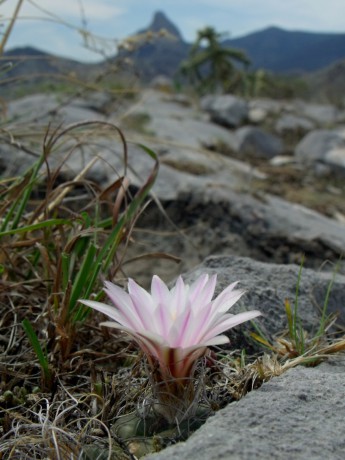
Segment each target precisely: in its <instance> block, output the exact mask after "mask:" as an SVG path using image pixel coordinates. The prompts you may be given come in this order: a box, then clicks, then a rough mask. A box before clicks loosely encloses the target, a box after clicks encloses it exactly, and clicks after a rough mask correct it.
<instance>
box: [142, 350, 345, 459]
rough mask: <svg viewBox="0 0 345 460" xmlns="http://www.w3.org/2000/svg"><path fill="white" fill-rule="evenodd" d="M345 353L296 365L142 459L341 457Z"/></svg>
mask: <svg viewBox="0 0 345 460" xmlns="http://www.w3.org/2000/svg"><path fill="white" fill-rule="evenodd" d="M344 379H345V358H344V356H343V355H342V356H341V355H339V356H337V357H336V358H332V360H330V361H329V362H325V363H323V364H321V365H320V366H318V367H316V368H305V367H302V366H301V367H297V368H294V369H291V370H289V371H287V372H286V373H284V374H283V375H281V376H279V377H275V378H273V379H272V380H271V381H269V382H268V383H264V384H263V385H262V387H261V388H260V389H258V390H255V391H253V392H251V393H249V394H247V395H246V396H245V397H244V398H242V399H241V400H240V401H238V402H235V403H232V404H230V405H228V406H227V407H226V408H224V409H222V410H220V411H219V412H217V414H216V415H215V416H213V417H210V418H209V419H208V420H207V422H206V423H205V425H203V426H202V427H201V428H200V429H199V430H198V431H197V432H195V433H194V434H193V435H192V436H191V437H190V438H189V439H188V440H187V441H186V442H181V443H179V444H176V445H174V446H171V447H168V448H167V449H165V450H164V451H162V452H160V453H158V454H153V455H149V456H146V457H145V459H146V460H184V459H186V460H191V459H196V458H197V459H198V460H222V459H224V460H225V459H226V460H230V459H231V460H247V459H248V460H252V459H254V458H256V459H260V460H261V459H262V460H264V459H265V460H267V459H277V460H280V459H282V460H289V459H291V460H306V459H313V460H324V459H325V458H328V459H332V460H343V459H344V453H345V438H344V414H345V398H344Z"/></svg>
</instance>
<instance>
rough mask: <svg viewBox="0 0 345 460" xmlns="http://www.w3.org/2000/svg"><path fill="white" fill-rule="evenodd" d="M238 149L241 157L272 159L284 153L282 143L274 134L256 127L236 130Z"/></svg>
mask: <svg viewBox="0 0 345 460" xmlns="http://www.w3.org/2000/svg"><path fill="white" fill-rule="evenodd" d="M236 140H237V148H236V151H237V152H238V153H240V154H241V155H248V156H251V157H254V158H266V159H270V158H273V157H275V156H277V155H281V154H282V153H283V151H284V146H283V143H282V141H281V140H280V139H279V138H278V137H277V136H274V135H273V134H270V133H267V132H265V131H264V130H262V129H261V128H258V127H255V126H244V127H242V128H239V129H237V130H236Z"/></svg>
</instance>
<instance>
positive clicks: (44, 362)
mask: <svg viewBox="0 0 345 460" xmlns="http://www.w3.org/2000/svg"><path fill="white" fill-rule="evenodd" d="M22 325H23V328H24V330H25V332H26V335H27V336H28V339H29V341H30V343H31V346H32V348H33V349H34V351H35V353H36V356H37V358H38V361H39V363H40V366H41V369H42V372H43V374H44V377H45V379H46V380H47V381H50V380H51V372H50V369H49V364H48V358H47V356H46V354H45V353H44V352H43V350H42V347H41V344H40V342H39V340H38V338H37V335H36V333H35V331H34V329H33V327H32V325H31V323H30V321H29V320H28V319H26V318H25V319H23V321H22Z"/></svg>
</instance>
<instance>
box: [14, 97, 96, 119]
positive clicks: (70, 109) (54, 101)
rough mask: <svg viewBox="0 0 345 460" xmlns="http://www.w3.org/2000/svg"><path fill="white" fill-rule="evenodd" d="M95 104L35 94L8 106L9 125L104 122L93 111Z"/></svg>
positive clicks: (77, 99)
mask: <svg viewBox="0 0 345 460" xmlns="http://www.w3.org/2000/svg"><path fill="white" fill-rule="evenodd" d="M92 104H93V102H92V101H91V100H90V101H87V100H84V99H81V98H75V99H72V100H71V101H70V102H69V101H66V102H63V101H60V100H59V99H58V97H57V96H56V95H54V94H33V95H30V96H25V97H23V98H20V99H17V100H14V101H12V102H10V103H9V104H8V110H7V122H8V123H11V124H13V123H16V124H18V123H26V124H27V123H33V122H34V123H37V122H39V123H41V124H42V125H44V126H47V125H48V123H49V122H54V123H55V124H61V123H64V124H68V123H75V122H79V121H85V120H103V119H104V117H103V116H102V115H101V114H100V113H99V112H98V111H97V110H93V109H91V106H92Z"/></svg>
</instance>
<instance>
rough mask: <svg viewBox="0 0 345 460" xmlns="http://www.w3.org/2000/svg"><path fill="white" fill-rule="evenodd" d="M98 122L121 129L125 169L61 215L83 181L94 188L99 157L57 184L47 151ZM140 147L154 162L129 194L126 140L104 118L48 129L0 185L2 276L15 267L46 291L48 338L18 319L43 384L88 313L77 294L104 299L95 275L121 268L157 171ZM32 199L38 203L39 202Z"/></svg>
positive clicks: (150, 153) (15, 273) (64, 355)
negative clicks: (24, 165) (24, 166)
mask: <svg viewBox="0 0 345 460" xmlns="http://www.w3.org/2000/svg"><path fill="white" fill-rule="evenodd" d="M95 125H98V126H99V128H103V129H104V128H107V130H108V131H112V132H114V131H115V132H116V133H117V135H119V136H120V141H121V143H122V147H123V152H124V153H123V155H124V175H123V176H120V177H119V178H118V179H116V180H115V181H114V182H113V183H112V184H110V186H107V187H106V189H104V190H100V191H99V192H98V195H96V196H95V198H94V199H93V200H91V204H87V203H86V208H85V210H81V211H80V212H75V211H74V212H71V211H69V212H68V213H67V215H66V208H65V207H64V200H65V199H66V197H67V196H68V195H71V194H72V195H73V193H75V189H76V188H77V187H78V186H80V184H83V183H84V185H85V186H88V187H93V186H92V185H91V184H89V183H88V182H87V181H86V180H85V175H86V173H87V171H88V170H89V169H90V167H91V166H92V165H93V164H94V163H95V161H96V160H97V158H96V160H95V159H92V160H91V161H90V162H89V163H88V164H87V165H86V167H85V168H84V169H83V170H82V171H81V172H80V173H79V174H78V175H77V176H76V177H75V178H74V180H73V181H71V182H67V183H63V184H60V185H59V186H57V187H55V186H54V181H55V179H56V178H57V177H58V171H55V172H52V171H51V170H50V168H49V158H50V155H51V154H52V152H54V151H55V149H56V146H57V145H58V144H59V143H61V142H62V141H63V139H64V137H66V136H69V135H70V134H71V133H73V135H75V134H76V133H77V134H78V133H80V132H81V130H83V129H85V128H90V127H94V126H95ZM140 147H141V148H142V150H143V154H144V155H148V156H149V157H151V158H152V161H153V168H152V171H151V174H150V175H149V176H148V178H147V180H146V182H145V183H144V184H143V186H142V187H141V188H139V190H138V191H137V193H136V194H135V195H134V196H130V195H129V194H128V185H129V182H128V178H127V177H126V169H127V144H126V140H125V138H124V136H123V134H122V131H121V130H119V129H118V128H117V127H116V126H115V125H112V124H111V123H102V122H100V123H98V122H85V123H77V124H75V125H71V126H68V127H66V128H64V129H58V130H55V131H53V132H52V133H51V134H49V133H48V132H47V134H46V138H45V141H44V145H43V154H42V155H41V156H40V157H39V159H38V160H37V161H36V163H35V164H34V165H33V166H32V167H31V168H30V169H29V171H28V172H27V173H26V174H25V175H24V176H23V177H19V178H15V179H13V181H12V183H11V184H10V186H7V187H3V189H2V190H1V199H2V205H1V209H0V211H1V217H0V239H1V246H0V248H1V254H2V255H3V257H2V259H3V264H2V267H3V276H4V278H6V279H7V280H8V282H13V281H14V280H15V278H16V277H17V276H18V269H20V273H21V276H22V277H23V281H24V282H25V283H35V284H37V285H39V286H40V287H41V288H42V290H43V291H45V292H46V300H45V302H44V304H45V307H44V309H45V310H46V313H45V314H46V315H48V316H47V318H48V319H49V328H48V329H49V332H48V337H46V339H43V338H42V334H41V333H40V332H39V331H35V327H36V325H34V324H33V323H31V322H30V320H29V319H27V318H25V319H24V320H23V322H22V324H23V327H24V329H25V332H26V334H27V336H28V338H29V340H30V343H31V346H32V348H33V350H34V351H35V353H36V356H37V358H38V361H39V364H40V366H41V370H42V377H43V381H44V386H45V387H49V386H51V385H52V383H53V382H52V380H53V379H52V376H53V372H52V370H51V364H48V363H52V362H55V364H56V363H57V362H60V363H64V362H65V361H66V360H67V358H68V356H69V353H70V352H71V349H72V347H73V341H74V336H75V333H76V330H77V324H78V323H80V322H82V321H84V320H85V318H86V316H87V315H88V311H89V309H88V308H86V307H85V306H82V305H80V304H78V303H77V301H78V299H79V298H80V297H88V296H89V295H90V294H91V292H95V291H96V292H97V290H99V294H98V295H97V298H98V299H99V298H101V296H102V293H101V290H100V287H99V276H100V275H101V276H104V277H108V278H113V277H114V276H115V275H116V273H117V271H118V270H119V269H120V268H121V260H122V259H123V257H124V251H125V248H126V244H128V243H126V242H127V241H128V238H129V237H130V234H131V231H132V229H133V226H134V224H135V221H136V219H137V217H138V215H139V214H140V212H141V209H142V208H143V206H144V205H145V200H146V198H147V196H148V193H149V191H150V189H151V187H152V185H153V183H154V180H155V177H156V175H157V171H158V159H157V156H156V154H155V153H154V152H153V151H152V150H150V149H149V148H147V147H145V146H143V145H141V146H140ZM45 164H46V165H47V177H48V178H50V179H49V180H48V181H47V184H46V186H45V187H46V188H45V190H44V188H43V189H42V184H41V181H42V167H44V165H45ZM40 188H41V189H42V190H43V191H44V194H45V197H44V198H43V199H42V200H38V201H37V200H35V199H34V196H35V194H37V193H38V192H37V190H38V189H40ZM42 190H41V192H40V193H42ZM91 190H94V189H93V188H91ZM94 192H96V191H95V190H94ZM34 203H37V206H36V207H35V206H34ZM102 206H103V207H104V206H107V208H108V209H110V210H111V217H107V216H106V217H102ZM68 214H69V215H68ZM120 247H121V251H122V252H123V254H122V255H121V257H120V256H119V254H118V250H119V248H120ZM37 326H38V327H39V323H37ZM40 336H41V338H39V337H40ZM57 353H58V354H57Z"/></svg>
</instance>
